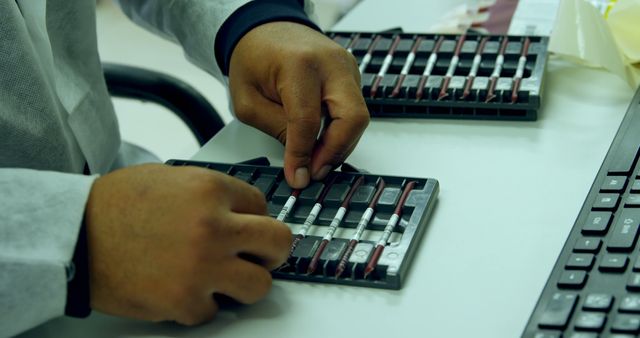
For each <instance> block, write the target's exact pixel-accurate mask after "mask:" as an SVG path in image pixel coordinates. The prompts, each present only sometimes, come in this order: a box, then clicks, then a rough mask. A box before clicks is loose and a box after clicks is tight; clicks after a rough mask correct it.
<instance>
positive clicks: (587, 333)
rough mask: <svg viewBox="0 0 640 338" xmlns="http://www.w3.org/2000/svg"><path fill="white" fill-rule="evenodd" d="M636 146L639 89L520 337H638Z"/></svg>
mask: <svg viewBox="0 0 640 338" xmlns="http://www.w3.org/2000/svg"><path fill="white" fill-rule="evenodd" d="M586 132H588V131H586ZM639 147H640V89H639V90H638V91H637V92H636V95H635V96H634V98H633V100H632V102H631V105H630V107H629V109H628V110H627V113H626V116H625V117H624V119H623V121H622V124H621V125H620V128H619V129H618V132H617V134H616V137H615V138H614V140H613V143H612V144H611V148H609V152H608V153H607V156H606V158H605V160H604V162H603V165H602V167H601V168H600V170H599V171H598V175H597V176H596V179H595V181H594V183H593V186H592V187H591V190H590V191H589V194H588V196H587V199H586V200H585V203H584V205H583V206H582V209H581V211H580V214H579V215H578V218H577V219H576V223H575V224H574V226H573V228H572V230H571V233H570V234H569V238H568V239H567V242H566V243H565V245H564V247H563V249H562V252H561V253H560V256H559V257H558V260H557V261H556V265H555V267H554V268H553V271H552V272H551V275H550V277H549V279H548V281H547V284H546V286H545V288H544V290H543V291H542V295H541V296H540V299H539V300H538V303H537V305H536V307H535V309H534V311H533V314H532V315H531V318H530V319H529V323H528V324H527V326H526V328H525V331H524V333H523V336H522V337H525V338H560V337H562V338H595V337H598V338H603V337H609V338H627V337H638V333H640V250H639V247H640V246H639V245H638V244H637V241H638V234H639V229H640V165H638V155H639Z"/></svg>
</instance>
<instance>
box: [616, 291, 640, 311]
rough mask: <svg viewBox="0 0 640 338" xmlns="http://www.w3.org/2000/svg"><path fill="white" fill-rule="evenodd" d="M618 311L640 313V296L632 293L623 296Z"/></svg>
mask: <svg viewBox="0 0 640 338" xmlns="http://www.w3.org/2000/svg"><path fill="white" fill-rule="evenodd" d="M618 311H620V312H633V313H640V296H636V295H630V296H625V297H623V298H622V300H621V301H620V305H619V306H618Z"/></svg>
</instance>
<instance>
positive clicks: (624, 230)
mask: <svg viewBox="0 0 640 338" xmlns="http://www.w3.org/2000/svg"><path fill="white" fill-rule="evenodd" d="M639 226H640V209H624V210H622V214H621V215H620V217H618V219H617V220H616V221H615V222H614V225H613V229H612V232H613V233H612V234H611V237H610V238H609V242H608V243H607V250H609V251H631V250H633V247H634V245H635V243H636V239H637V238H638V227H639Z"/></svg>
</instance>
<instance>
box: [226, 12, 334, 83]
mask: <svg viewBox="0 0 640 338" xmlns="http://www.w3.org/2000/svg"><path fill="white" fill-rule="evenodd" d="M301 3H302V4H301ZM303 3H304V2H303V1H297V0H255V1H251V2H249V3H247V4H245V5H244V6H242V7H240V8H238V9H237V10H236V11H235V12H234V13H233V14H232V15H231V16H230V17H229V18H228V19H227V20H226V21H225V22H224V24H223V25H222V27H221V28H220V30H219V31H218V34H217V35H216V41H215V54H216V61H217V62H218V66H219V67H220V69H221V70H222V74H224V75H225V76H228V75H229V63H230V61H231V53H232V52H233V49H234V48H235V47H236V44H238V41H240V39H241V38H242V37H243V36H244V35H245V34H246V33H247V32H249V31H250V30H251V29H253V28H255V27H257V26H259V25H262V24H265V23H268V22H274V21H288V22H295V23H300V24H303V25H306V26H308V27H311V28H313V29H315V30H317V31H319V32H321V31H322V30H321V29H320V28H319V27H318V26H317V25H316V24H315V23H313V22H312V21H311V20H310V19H309V17H307V14H306V13H305V12H304V8H303V7H304V5H303Z"/></svg>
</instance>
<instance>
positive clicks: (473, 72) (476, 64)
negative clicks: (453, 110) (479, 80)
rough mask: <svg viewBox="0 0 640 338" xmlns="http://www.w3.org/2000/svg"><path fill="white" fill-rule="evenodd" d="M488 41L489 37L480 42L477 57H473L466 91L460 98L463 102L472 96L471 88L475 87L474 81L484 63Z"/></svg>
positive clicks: (465, 87)
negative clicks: (483, 56) (481, 63)
mask: <svg viewBox="0 0 640 338" xmlns="http://www.w3.org/2000/svg"><path fill="white" fill-rule="evenodd" d="M487 40H489V37H484V38H482V40H480V44H479V45H478V49H477V50H476V55H475V56H474V57H473V63H472V64H471V69H470V70H469V75H467V79H466V83H465V85H464V90H463V91H462V96H461V97H460V99H461V100H464V99H466V98H467V97H468V96H469V94H471V86H472V85H473V80H475V78H476V75H478V69H479V68H480V62H482V51H483V50H484V45H485V44H487Z"/></svg>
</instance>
